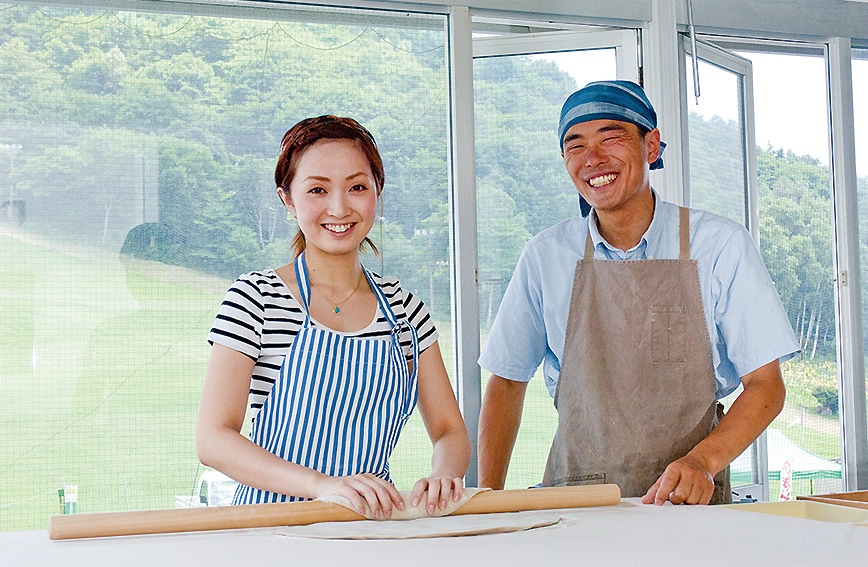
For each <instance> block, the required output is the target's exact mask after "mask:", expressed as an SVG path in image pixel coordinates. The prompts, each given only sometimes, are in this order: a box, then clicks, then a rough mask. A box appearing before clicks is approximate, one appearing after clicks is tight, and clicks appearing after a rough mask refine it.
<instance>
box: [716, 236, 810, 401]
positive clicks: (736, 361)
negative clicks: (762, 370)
mask: <svg viewBox="0 0 868 567" xmlns="http://www.w3.org/2000/svg"><path fill="white" fill-rule="evenodd" d="M722 250H723V252H722V253H721V254H720V255H719V256H718V257H717V259H716V264H715V266H714V269H713V270H712V273H713V282H712V285H713V286H714V289H713V290H712V295H713V296H715V298H714V299H715V301H714V321H715V325H716V327H717V331H718V333H717V341H718V345H717V349H716V350H717V351H719V352H720V353H725V356H721V357H715V358H718V360H715V366H716V368H715V370H716V371H717V374H718V376H719V377H721V378H724V383H723V384H718V386H719V390H720V392H719V393H720V394H723V395H726V394H728V393H729V392H731V391H733V390H735V388H736V387H738V384H739V382H740V378H741V377H742V376H744V375H745V374H748V373H750V372H752V371H754V370H756V369H757V368H759V367H761V366H763V365H765V364H768V363H769V362H772V361H774V360H779V361H781V362H785V361H786V360H789V359H790V358H792V357H793V356H794V355H795V354H796V353H797V352H798V351H799V344H798V342H797V341H796V338H795V335H794V334H793V329H792V326H791V325H790V321H789V318H788V317H787V313H786V311H785V310H784V307H783V305H782V304H781V300H780V297H779V295H778V292H777V290H776V289H775V286H774V283H773V282H772V280H771V277H770V276H769V273H768V270H767V269H766V267H765V264H764V263H763V261H762V257H761V256H760V253H759V250H758V249H757V247H756V245H755V244H754V242H753V240H752V239H751V237H750V235H749V234H748V232H747V231H746V230H744V229H739V230H735V231H733V232H732V234H731V235H730V237H729V239H728V240H727V241H726V243H725V245H724V246H723V248H722Z"/></svg>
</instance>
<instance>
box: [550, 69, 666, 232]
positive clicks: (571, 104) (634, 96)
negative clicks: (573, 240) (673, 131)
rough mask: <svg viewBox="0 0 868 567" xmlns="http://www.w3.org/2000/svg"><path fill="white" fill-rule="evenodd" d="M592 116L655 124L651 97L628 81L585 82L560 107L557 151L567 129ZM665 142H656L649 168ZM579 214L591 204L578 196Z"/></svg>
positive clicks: (584, 213)
mask: <svg viewBox="0 0 868 567" xmlns="http://www.w3.org/2000/svg"><path fill="white" fill-rule="evenodd" d="M592 120H618V121H620V122H630V123H631V124H635V125H636V126H639V127H640V128H644V129H645V130H649V131H650V130H653V129H655V128H657V113H656V112H655V111H654V107H653V106H651V101H649V100H648V96H647V95H646V94H645V91H644V90H643V89H642V87H640V86H639V85H637V84H636V83H634V82H632V81H598V82H595V83H588V84H587V85H585V87H583V88H581V89H579V90H577V91H576V92H574V93H573V94H571V95H570V96H569V97H568V98H567V100H566V102H564V106H563V108H561V119H560V123H559V125H558V138H559V139H560V141H561V151H563V149H564V138H565V137H566V135H567V130H569V129H570V128H571V127H572V126H574V125H576V124H581V123H582V122H590V121H592ZM665 147H666V144H664V143H663V142H661V143H660V155H658V157H657V161H655V162H654V163H652V164H651V165H650V169H661V168H662V167H663V158H662V157H661V156H662V155H663V149H664V148H665ZM579 205H580V206H581V210H582V216H587V215H588V213H589V212H590V210H591V206H590V205H589V204H588V203H587V201H585V199H584V198H583V197H581V196H579Z"/></svg>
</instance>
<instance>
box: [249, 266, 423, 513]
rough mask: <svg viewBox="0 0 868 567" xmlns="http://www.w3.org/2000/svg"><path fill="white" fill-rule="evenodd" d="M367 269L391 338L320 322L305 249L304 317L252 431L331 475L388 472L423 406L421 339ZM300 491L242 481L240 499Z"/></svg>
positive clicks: (272, 447) (285, 454)
mask: <svg viewBox="0 0 868 567" xmlns="http://www.w3.org/2000/svg"><path fill="white" fill-rule="evenodd" d="M363 269H364V268H363ZM364 272H365V277H366V278H367V280H368V284H369V285H370V287H371V289H372V290H373V292H374V295H376V296H377V303H378V304H379V310H380V311H381V312H382V313H383V315H385V317H386V319H387V320H388V321H389V323H390V325H391V326H392V332H391V336H390V338H388V339H383V338H377V339H370V338H358V337H347V336H344V335H341V334H338V333H336V332H333V331H330V330H328V329H323V328H316V327H313V326H312V325H311V320H310V280H309V279H308V273H307V263H306V262H305V259H304V253H302V254H301V255H299V257H298V258H297V259H296V261H295V277H296V281H297V282H298V288H299V292H300V295H301V298H300V299H301V302H302V306H303V307H304V313H305V317H304V324H303V325H302V327H301V328H300V329H299V331H298V334H297V335H296V337H295V339H294V340H293V342H292V345H291V346H290V347H289V352H288V353H287V355H286V357H285V358H284V361H283V364H282V365H281V367H280V374H279V376H278V378H277V380H276V381H275V383H274V387H273V388H272V390H271V393H270V394H269V396H268V398H267V399H266V400H265V403H264V404H263V405H262V409H260V411H259V413H258V414H257V416H256V418H255V419H254V420H253V428H252V430H251V433H250V438H251V440H252V441H253V442H254V443H256V444H257V445H259V446H260V447H263V448H264V449H266V450H268V451H270V452H271V453H273V454H275V455H277V456H278V457H281V458H282V459H285V460H287V461H290V462H292V463H297V464H299V465H303V466H305V467H309V468H312V469H314V470H316V471H319V472H321V473H324V474H327V475H330V476H349V475H354V474H360V473H373V474H374V475H376V476H378V477H380V478H383V479H385V480H389V463H388V459H389V455H390V454H391V453H392V449H394V447H395V444H396V443H397V441H398V435H399V434H400V433H401V429H402V428H403V427H404V424H405V423H406V422H407V419H408V418H409V417H410V413H411V412H412V411H413V408H414V407H415V406H416V395H417V388H416V386H417V385H416V377H417V373H418V360H419V340H418V336H417V334H416V329H415V328H414V327H413V326H412V325H410V324H409V323H408V322H407V321H402V322H399V321H398V319H397V318H396V317H395V314H394V312H393V311H392V308H391V306H390V305H389V302H388V300H387V299H386V296H385V295H384V294H383V290H381V289H380V286H378V285H377V284H376V283H375V282H374V279H373V278H372V277H371V273H370V272H368V271H367V270H364ZM404 327H406V328H408V329H409V330H410V334H411V335H412V338H413V372H412V374H411V373H410V370H409V369H408V367H407V361H406V358H405V357H404V351H403V349H402V348H401V345H400V332H401V330H402V328H404ZM300 499H301V498H298V497H294V496H287V495H285V494H278V493H275V492H269V491H266V490H260V489H258V488H252V487H249V486H246V485H243V484H242V485H239V486H238V490H237V491H236V492H235V498H234V501H233V504H258V503H263V502H289V501H293V500H300Z"/></svg>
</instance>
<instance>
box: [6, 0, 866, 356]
mask: <svg viewBox="0 0 868 567" xmlns="http://www.w3.org/2000/svg"><path fill="white" fill-rule="evenodd" d="M0 14H2V16H0V77H2V81H0V93H2V96H0V124H2V130H0V149H2V150H3V151H0V172H4V173H5V177H6V178H7V181H8V186H9V200H8V203H10V205H8V206H7V209H8V210H7V213H8V214H7V216H8V217H9V218H11V217H12V216H14V215H17V216H18V218H19V219H20V220H22V221H23V222H24V223H26V224H27V225H30V226H32V227H38V228H36V230H38V231H39V232H40V233H43V234H46V233H50V234H52V235H54V236H56V237H59V238H72V239H78V240H86V241H88V242H90V243H93V244H95V245H100V246H104V247H106V248H107V249H115V250H118V249H119V247H120V246H121V245H122V243H123V242H124V240H127V246H126V249H125V252H129V253H133V254H135V255H138V256H141V257H144V258H147V259H151V260H156V261H159V262H163V263H166V264H171V265H178V266H184V267H187V268H193V269H196V270H201V271H203V272H207V273H212V274H217V275H221V276H224V277H234V276H235V275H238V274H239V273H241V272H244V271H248V270H250V269H253V268H256V267H262V266H270V265H277V264H280V263H283V262H284V261H285V260H286V259H287V258H286V253H287V241H288V238H289V237H291V235H292V233H293V232H294V227H293V226H292V223H291V222H290V220H288V219H287V217H286V214H285V212H284V210H283V209H282V207H280V206H279V205H280V203H279V201H278V200H277V199H276V198H275V194H274V183H273V180H272V171H273V169H272V168H273V166H274V161H275V159H274V156H275V154H276V150H277V147H278V144H279V139H280V137H281V136H282V134H283V132H284V131H285V130H286V129H287V128H288V127H289V126H290V125H291V124H293V123H294V122H295V121H297V120H298V119H300V118H303V117H306V116H309V115H314V114H322V113H343V114H346V115H350V116H353V117H356V118H357V119H358V120H360V122H362V123H363V124H365V125H366V126H368V127H369V129H371V130H372V132H373V133H374V135H375V137H376V138H377V139H378V141H379V145H380V148H381V151H382V153H383V157H384V162H385V165H386V175H387V186H386V192H385V193H384V200H383V201H384V204H383V214H382V220H381V225H380V226H379V227H378V229H375V233H379V234H375V237H379V238H381V240H382V242H381V246H380V248H381V249H382V250H383V252H384V254H383V258H380V259H375V262H378V263H379V264H380V266H379V267H380V268H381V269H384V270H386V271H389V272H392V273H396V274H399V275H400V277H401V279H402V281H404V282H406V284H407V285H408V287H410V288H411V289H414V290H416V291H417V292H418V293H421V294H422V295H423V297H425V299H426V301H427V302H428V303H430V304H431V306H432V308H433V310H435V311H437V310H440V311H442V312H443V315H444V316H448V315H447V313H448V309H449V305H448V301H445V300H444V298H448V297H449V285H450V282H449V270H448V262H449V256H448V241H449V234H448V219H449V215H448V147H447V135H448V100H447V94H446V93H447V88H446V87H447V85H446V80H447V74H446V73H447V71H446V68H445V47H444V45H445V44H444V41H445V36H444V32H443V29H442V21H441V20H437V19H432V20H431V21H422V22H421V23H418V22H417V27H415V28H412V27H408V28H404V29H401V28H397V27H389V26H386V27H383V28H377V27H373V26H372V25H370V24H369V23H362V24H359V25H341V26H337V25H330V24H327V23H308V22H292V21H280V22H271V21H257V20H235V19H228V18H205V17H200V16H195V17H194V16H179V15H158V14H136V13H123V12H108V11H105V12H101V11H80V10H75V9H70V8H44V7H36V8H34V7H17V6H6V7H4V8H3V10H2V11H0ZM438 26H439V29H438ZM474 81H475V93H476V95H475V96H476V121H477V148H478V152H477V153H478V155H477V175H478V179H477V191H478V195H479V197H478V199H479V209H478V210H479V223H478V225H479V240H480V257H479V266H480V282H481V284H482V285H481V288H480V297H481V303H482V307H481V310H482V311H481V313H482V316H483V322H484V323H487V322H490V319H491V316H492V314H493V313H494V312H496V307H497V305H498V303H499V299H500V294H502V292H503V288H504V284H505V282H507V281H508V280H509V277H510V274H511V271H512V268H513V266H514V263H515V260H516V258H517V255H518V253H519V251H520V249H521V247H522V245H523V244H524V242H525V241H526V240H527V239H528V238H529V237H530V236H532V235H533V234H535V233H537V232H539V231H540V230H542V229H544V228H546V227H547V226H550V225H551V224H553V223H554V222H556V221H557V220H560V219H562V218H566V217H567V216H570V215H572V214H574V213H575V210H576V204H575V195H574V192H573V189H572V188H571V186H570V184H569V180H568V179H567V178H566V176H565V175H564V174H563V170H562V166H561V164H560V163H559V158H558V155H557V151H556V150H557V148H556V144H555V143H554V142H551V140H550V139H552V140H553V136H554V135H553V134H552V132H553V130H554V120H555V117H556V116H557V112H558V110H559V106H560V104H561V102H562V101H563V100H564V98H565V96H566V95H567V94H569V92H571V91H572V90H573V89H574V88H575V86H576V85H575V81H574V80H573V79H572V78H571V77H569V76H568V75H567V74H566V73H564V72H563V71H560V70H559V69H558V68H557V67H556V66H555V65H554V64H553V63H550V62H545V61H539V60H531V59H530V58H508V59H503V60H495V61H492V62H488V61H481V62H478V63H477V65H476V72H475V77H474ZM527 93H533V96H528V94H527ZM690 128H691V129H692V137H693V138H695V139H697V140H700V143H697V144H696V145H695V146H694V147H692V148H691V151H693V152H697V151H699V152H708V154H709V156H708V161H710V162H711V163H714V161H715V160H726V159H729V155H730V154H728V152H732V151H736V150H735V149H733V148H721V147H720V146H718V145H717V144H715V143H714V141H715V140H716V139H726V138H727V133H726V132H724V131H726V130H727V129H729V130H731V129H733V128H736V125H735V124H734V123H731V122H726V121H723V120H719V119H713V120H711V121H703V120H702V119H700V118H698V117H696V116H693V117H692V119H691V122H690ZM664 137H665V136H664ZM528 140H542V143H528ZM701 141H708V143H701ZM758 154H759V185H760V207H761V213H760V215H761V240H762V242H763V246H762V253H763V257H764V259H765V260H766V263H767V265H768V267H769V269H770V271H771V273H772V277H773V279H774V281H775V284H776V285H777V287H778V290H779V292H780V294H781V298H782V300H783V302H784V304H785V306H786V307H787V310H788V312H789V314H790V318H791V321H792V323H793V326H794V328H795V329H796V330H797V332H798V333H799V334H800V335H801V336H802V340H803V344H804V345H805V347H806V349H807V352H810V353H811V354H812V355H813V354H816V353H818V352H819V353H824V354H829V355H832V354H833V353H834V348H833V346H830V345H834V321H833V319H834V318H833V316H832V314H833V313H834V309H833V308H832V303H833V287H832V285H830V283H831V281H832V246H831V232H830V230H829V223H830V204H829V181H828V170H827V168H826V167H824V166H822V165H821V164H820V163H819V162H818V161H817V160H816V159H814V158H811V157H808V156H797V155H793V154H792V153H791V152H788V151H786V150H784V149H775V148H760V149H758ZM698 161H700V162H701V161H702V159H701V157H700V159H699V160H698ZM722 169H723V168H722ZM864 181H865V180H860V182H861V183H864ZM700 182H701V183H707V184H711V185H713V184H715V183H721V184H728V183H730V180H727V179H719V178H717V177H715V172H714V171H709V172H708V175H703V176H701V177H700ZM860 195H861V198H862V199H863V200H864V199H865V198H868V197H866V196H865V192H862V193H860ZM16 203H23V204H22V205H21V206H20V210H19V208H16V209H15V210H11V209H12V208H13V206H14V204H16ZM699 205H700V206H701V203H699ZM131 229H134V230H132V232H130V231H131ZM128 234H129V238H128V237H127V235H128ZM865 239H866V237H865V236H863V246H864V242H865ZM829 349H831V350H829Z"/></svg>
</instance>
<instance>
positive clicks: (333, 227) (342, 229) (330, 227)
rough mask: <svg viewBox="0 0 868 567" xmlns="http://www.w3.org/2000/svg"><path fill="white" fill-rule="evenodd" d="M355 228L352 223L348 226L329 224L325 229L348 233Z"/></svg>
mask: <svg viewBox="0 0 868 567" xmlns="http://www.w3.org/2000/svg"><path fill="white" fill-rule="evenodd" d="M351 226H353V225H352V224H351V223H347V224H327V225H325V227H326V228H327V229H328V230H330V231H332V232H346V231H348V230H349V229H350V227H351Z"/></svg>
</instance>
